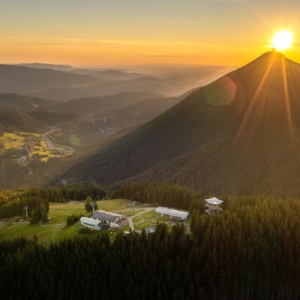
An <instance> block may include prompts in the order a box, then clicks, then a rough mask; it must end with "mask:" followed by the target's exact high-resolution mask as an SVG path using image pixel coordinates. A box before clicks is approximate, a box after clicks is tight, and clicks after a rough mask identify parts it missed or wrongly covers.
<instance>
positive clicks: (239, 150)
mask: <svg viewBox="0 0 300 300" xmlns="http://www.w3.org/2000/svg"><path fill="white" fill-rule="evenodd" d="M299 79H300V65H299V64H298V63H295V62H293V61H291V60H289V59H287V58H285V57H284V55H282V54H281V53H278V52H268V53H265V54H264V55H262V56H261V57H259V58H258V59H256V60H254V61H253V62H251V63H249V64H248V65H246V66H244V67H242V68H239V69H237V70H236V71H233V72H231V73H229V74H227V75H226V76H223V77H221V78H220V79H218V80H217V81H215V82H213V83H211V84H209V85H208V86H205V87H203V88H200V89H199V90H197V91H195V92H193V93H191V94H190V95H189V96H187V97H186V98H185V99H184V100H183V101H181V102H180V103H178V104H177V105H175V106H174V107H172V108H171V109H169V110H168V111H166V112H165V113H163V114H161V115H160V116H158V117H157V118H155V119H154V120H152V121H150V122H149V123H148V124H146V125H144V126H143V127H141V128H139V129H138V130H137V131H135V132H134V133H131V134H130V135H128V136H126V137H123V138H122V139H120V140H118V141H116V142H114V144H113V145H111V146H110V147H108V148H106V149H104V150H102V151H100V152H99V153H98V154H96V155H94V156H93V157H91V158H89V159H87V160H85V161H84V162H83V163H82V164H80V165H79V166H77V167H76V168H75V170H73V172H72V173H71V175H72V176H73V178H74V176H75V178H77V179H79V180H84V181H85V180H96V181H98V182H101V183H103V184H114V183H116V182H118V185H120V184H125V183H128V182H136V181H167V182H174V183H178V184H181V185H185V186H188V187H191V188H194V189H199V190H201V191H203V192H205V193H207V194H214V195H221V194H223V195H224V194H232V195H238V194H247V195H249V194H257V193H265V194H273V195H279V196H282V197H287V196H297V197H299V196H300V180H299V176H298V170H299V169H300V155H299V149H300V139H299V137H300V136H299V133H300V118H299V115H300V100H299V97H300V96H299V95H300V88H299V85H298V83H297V82H298V81H299Z"/></svg>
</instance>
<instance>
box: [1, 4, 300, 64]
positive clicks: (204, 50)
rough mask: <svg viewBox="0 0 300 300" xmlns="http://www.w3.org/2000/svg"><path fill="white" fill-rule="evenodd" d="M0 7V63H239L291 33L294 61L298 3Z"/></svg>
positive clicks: (290, 54)
mask: <svg viewBox="0 0 300 300" xmlns="http://www.w3.org/2000/svg"><path fill="white" fill-rule="evenodd" d="M7 2H8V3H6V4H1V6H2V7H1V11H0V63H3V64H4V63H21V62H45V63H55V64H71V65H73V66H94V67H101V66H115V67H117V66H124V65H126V66H128V65H139V64H144V65H145V64H205V65H231V66H239V65H243V64H245V63H247V62H249V61H250V60H252V59H254V58H256V57H257V56H259V55H261V54H262V53H264V52H266V51H269V50H270V49H271V39H272V36H273V35H274V33H275V32H276V31H278V30H281V29H289V30H291V31H292V32H293V35H294V42H293V44H292V48H291V49H288V50H286V51H285V54H286V56H287V57H288V58H291V59H293V60H295V61H300V57H299V42H298V38H297V35H298V32H297V30H298V28H300V17H299V11H300V1H299V2H298V1H292V0H290V1H289V0H285V1H283V0H273V1H269V0H261V1H254V0H249V1H247V0H210V1H208V0H172V1H171V0H160V1H158V0H152V1H145V0H126V1H123V0H109V1H108V0H98V1H95V0H85V1H83V0H64V1H58V0H52V1H50V0H49V1H48V0H42V1H41V0H26V1H25V0H18V1H17V0H11V1H7Z"/></svg>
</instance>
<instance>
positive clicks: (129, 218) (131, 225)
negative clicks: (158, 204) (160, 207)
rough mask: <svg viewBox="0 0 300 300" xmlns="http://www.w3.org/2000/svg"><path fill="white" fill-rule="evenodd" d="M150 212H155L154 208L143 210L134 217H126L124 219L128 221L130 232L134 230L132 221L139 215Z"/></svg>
mask: <svg viewBox="0 0 300 300" xmlns="http://www.w3.org/2000/svg"><path fill="white" fill-rule="evenodd" d="M151 210H155V208H153V207H149V208H145V209H144V210H143V211H141V212H139V213H138V214H136V215H134V216H130V217H127V218H126V219H127V220H128V223H129V226H130V228H131V230H134V224H133V222H132V219H133V218H135V217H137V216H139V215H141V214H144V213H145V212H148V211H151Z"/></svg>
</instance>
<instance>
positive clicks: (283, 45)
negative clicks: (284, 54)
mask: <svg viewBox="0 0 300 300" xmlns="http://www.w3.org/2000/svg"><path fill="white" fill-rule="evenodd" d="M292 41H293V36H292V33H291V32H290V31H284V30H282V31H279V32H277V33H276V34H275V35H274V37H273V47H274V48H275V49H276V50H279V51H281V50H285V49H287V48H290V46H291V43H292Z"/></svg>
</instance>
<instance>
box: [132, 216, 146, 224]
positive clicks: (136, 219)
mask: <svg viewBox="0 0 300 300" xmlns="http://www.w3.org/2000/svg"><path fill="white" fill-rule="evenodd" d="M142 220H143V219H142V218H141V217H140V216H137V217H134V218H133V219H132V222H134V223H137V222H140V221H142Z"/></svg>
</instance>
